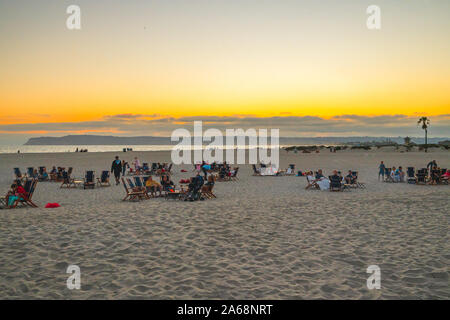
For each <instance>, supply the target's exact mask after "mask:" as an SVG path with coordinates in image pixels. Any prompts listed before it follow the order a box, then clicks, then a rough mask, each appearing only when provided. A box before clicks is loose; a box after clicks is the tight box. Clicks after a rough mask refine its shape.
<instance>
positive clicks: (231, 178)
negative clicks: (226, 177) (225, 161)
mask: <svg viewBox="0 0 450 320" xmlns="http://www.w3.org/2000/svg"><path fill="white" fill-rule="evenodd" d="M238 172H239V167H236V168H234V172H233V174H232V175H231V176H230V180H231V181H237V180H239V178H238V177H237V174H238Z"/></svg>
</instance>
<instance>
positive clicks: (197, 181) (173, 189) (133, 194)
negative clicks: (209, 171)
mask: <svg viewBox="0 0 450 320" xmlns="http://www.w3.org/2000/svg"><path fill="white" fill-rule="evenodd" d="M121 180H122V185H123V187H124V189H125V192H126V195H125V197H124V198H123V199H122V200H123V201H140V200H146V199H151V198H158V197H163V198H165V199H166V200H169V199H173V200H186V201H188V200H190V201H195V200H205V199H212V198H216V195H215V194H214V193H213V188H214V182H215V180H214V176H213V175H210V176H209V177H208V180H207V182H206V183H205V181H204V179H203V177H202V176H200V175H197V176H195V177H192V178H190V179H182V180H180V182H179V183H180V188H177V186H176V184H175V183H173V182H172V181H171V180H170V177H169V176H168V175H162V176H161V180H160V183H155V182H154V181H152V177H151V176H134V177H132V178H123V177H122V178H121ZM149 180H150V183H149Z"/></svg>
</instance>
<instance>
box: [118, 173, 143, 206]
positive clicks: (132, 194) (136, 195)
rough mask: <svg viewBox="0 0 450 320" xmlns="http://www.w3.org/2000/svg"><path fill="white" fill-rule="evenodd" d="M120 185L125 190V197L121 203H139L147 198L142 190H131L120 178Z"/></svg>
mask: <svg viewBox="0 0 450 320" xmlns="http://www.w3.org/2000/svg"><path fill="white" fill-rule="evenodd" d="M127 181H128V182H131V180H130V179H127ZM122 185H123V187H124V188H125V192H126V196H125V198H123V199H122V201H127V200H128V201H134V200H137V201H140V200H142V199H145V198H147V195H146V192H144V190H137V189H135V188H133V186H131V185H129V184H127V182H126V181H125V179H124V178H122Z"/></svg>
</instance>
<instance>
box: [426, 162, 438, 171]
mask: <svg viewBox="0 0 450 320" xmlns="http://www.w3.org/2000/svg"><path fill="white" fill-rule="evenodd" d="M434 167H437V162H436V160H433V161H430V162H428V164H427V169H428V171H431V169H433V168H434Z"/></svg>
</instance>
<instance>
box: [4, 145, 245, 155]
mask: <svg viewBox="0 0 450 320" xmlns="http://www.w3.org/2000/svg"><path fill="white" fill-rule="evenodd" d="M173 147H174V145H131V146H123V145H90V146H69V145H65V146H25V145H9V146H8V145H0V154H4V153H18V151H20V153H69V152H75V151H76V149H77V148H78V149H79V150H81V149H87V150H88V152H122V151H123V149H124V148H131V149H133V151H171V150H172V148H173ZM238 147H239V148H245V149H247V148H248V146H246V145H244V146H238ZM203 148H205V146H203ZM193 149H194V150H195V149H197V148H193ZM224 149H227V148H224Z"/></svg>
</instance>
